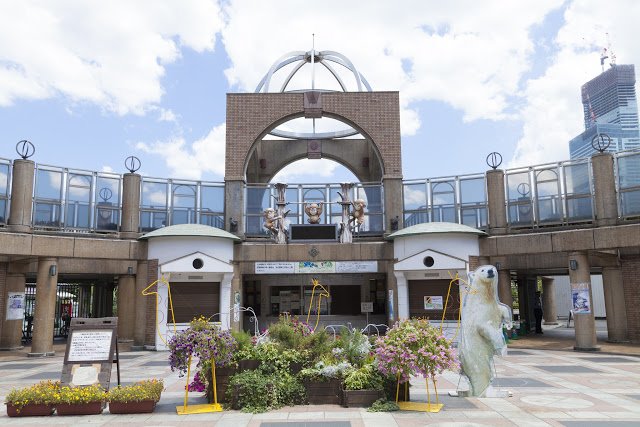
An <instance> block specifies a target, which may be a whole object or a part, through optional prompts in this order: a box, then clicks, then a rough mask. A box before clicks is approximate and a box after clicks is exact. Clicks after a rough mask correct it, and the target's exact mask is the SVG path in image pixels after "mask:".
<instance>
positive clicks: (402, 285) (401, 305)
mask: <svg viewBox="0 0 640 427" xmlns="http://www.w3.org/2000/svg"><path fill="white" fill-rule="evenodd" d="M393 274H394V276H395V278H396V288H397V289H398V295H397V298H398V319H408V318H409V314H410V313H409V285H408V283H407V278H406V277H405V275H404V273H403V272H402V271H394V273H393Z"/></svg>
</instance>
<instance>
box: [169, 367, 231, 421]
mask: <svg viewBox="0 0 640 427" xmlns="http://www.w3.org/2000/svg"><path fill="white" fill-rule="evenodd" d="M189 377H191V355H189V366H188V367H187V385H186V386H185V387H184V405H182V406H176V412H177V413H178V415H189V414H208V413H211V412H222V410H223V409H222V405H220V404H219V403H218V390H217V386H216V385H217V382H218V381H217V379H216V362H215V360H213V359H211V382H212V386H213V403H205V404H201V405H191V406H189Z"/></svg>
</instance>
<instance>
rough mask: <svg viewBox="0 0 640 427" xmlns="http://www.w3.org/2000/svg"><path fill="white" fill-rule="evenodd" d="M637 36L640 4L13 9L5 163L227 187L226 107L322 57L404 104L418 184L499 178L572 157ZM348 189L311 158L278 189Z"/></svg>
mask: <svg viewBox="0 0 640 427" xmlns="http://www.w3.org/2000/svg"><path fill="white" fill-rule="evenodd" d="M638 22H640V1H637V0H616V1H615V2H605V1H594V0H580V1H578V0H576V1H561V0H530V1H529V0H527V1H525V0H523V1H517V2H515V1H508V0H483V1H477V0H473V1H467V0H451V1H447V2H443V1H431V0H428V1H425V0H416V1H403V0H398V1H395V2H389V1H382V0H370V1H350V2H345V1H334V0H325V1H322V2H303V1H300V0H298V1H296V0H227V1H221V2H217V1H213V0H181V1H164V0H137V1H130V0H110V1H108V2H96V1H86V0H76V1H71V0H56V1H55V2H52V1H47V0H41V1H33V0H19V1H18V0H16V1H13V0H0V157H1V158H5V159H14V158H17V154H16V151H15V145H16V143H17V142H18V141H20V140H24V139H26V140H29V141H31V142H32V143H33V144H34V146H35V148H36V152H35V155H34V156H33V157H32V160H34V161H35V162H36V163H38V164H47V165H55V166H64V167H68V168H70V169H81V170H91V171H107V172H116V173H124V172H126V168H125V165H124V160H125V158H126V157H128V156H131V155H133V156H137V157H138V158H139V159H140V160H141V163H142V166H141V168H140V170H139V173H141V174H143V175H145V176H150V177H172V178H182V179H193V180H206V181H222V180H223V179H224V150H225V148H224V144H225V105H226V93H230V92H253V91H254V90H255V89H256V87H257V85H258V83H259V82H260V80H261V78H262V77H263V76H264V75H265V74H266V73H267V71H268V70H269V67H271V66H272V65H273V64H274V62H276V61H277V60H278V59H279V58H281V57H282V56H283V55H285V54H286V53H288V52H292V51H308V50H311V48H312V47H315V49H316V50H319V51H324V50H331V51H336V52H339V53H341V54H343V55H344V56H346V57H347V58H349V60H351V62H352V63H353V64H354V65H355V67H357V69H358V71H359V72H360V73H361V74H362V75H363V76H364V77H365V78H366V79H367V81H368V82H369V83H370V85H371V87H372V89H373V90H381V91H389V90H390V91H399V93H400V102H401V105H400V110H401V133H402V149H403V158H402V161H403V176H404V178H406V179H419V178H430V177H441V176H455V175H465V174H472V173H483V172H485V171H486V170H487V169H488V167H487V165H486V163H485V158H486V156H487V155H488V154H489V153H491V152H494V151H495V152H499V153H500V154H501V155H502V157H503V159H504V162H503V164H502V166H501V168H507V169H508V168H514V167H520V166H528V165H536V164H543V163H551V162H559V161H564V160H567V159H568V158H569V148H568V142H569V140H570V139H571V138H573V137H574V136H576V135H578V134H579V133H580V132H581V131H582V130H583V118H582V105H581V101H580V86H581V85H582V84H583V83H585V82H587V81H588V80H590V79H592V78H594V77H596V76H597V75H598V74H599V73H600V72H601V71H602V69H601V65H600V53H601V51H602V49H603V47H606V46H607V45H608V43H610V47H611V49H612V50H613V51H614V52H615V54H616V57H617V63H618V64H640V44H638V43H637V41H636V40H637V36H638V34H637V30H636V28H637V23H638ZM312 34H313V35H314V36H312ZM605 66H608V63H607V64H606V65H605ZM304 70H306V71H305V73H306V74H305V73H303V72H302V71H301V73H300V75H299V76H298V81H297V82H295V83H296V84H297V85H298V87H300V88H302V87H305V88H309V87H310V77H309V76H310V74H309V73H310V71H309V70H308V67H307V68H304ZM317 79H318V84H320V83H323V84H324V83H326V84H330V83H329V82H328V81H326V79H324V77H323V76H321V75H320V74H318V77H317ZM274 87H275V86H272V87H271V89H274ZM274 90H277V87H276V89H274ZM350 90H351V89H350ZM307 125H308V122H307V123H291V124H290V128H291V129H296V128H297V127H299V126H307ZM325 125H326V126H328V128H331V126H334V125H335V124H333V123H329V124H325ZM309 162H313V164H312V167H310V166H309ZM346 175H349V173H348V172H346V170H345V168H344V167H342V166H341V165H339V164H337V163H334V162H332V161H328V160H304V161H299V162H296V163H293V164H291V165H289V166H288V167H287V168H286V169H285V170H283V171H281V172H280V173H279V175H278V180H280V181H283V182H292V183H293V182H341V181H343V180H344V179H345V178H344V177H345V176H346ZM354 179H355V178H354Z"/></svg>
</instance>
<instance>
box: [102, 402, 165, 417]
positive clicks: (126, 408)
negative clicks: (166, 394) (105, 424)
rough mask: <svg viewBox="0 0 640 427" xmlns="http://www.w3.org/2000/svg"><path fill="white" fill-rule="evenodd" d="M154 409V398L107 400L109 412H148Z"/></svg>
mask: <svg viewBox="0 0 640 427" xmlns="http://www.w3.org/2000/svg"><path fill="white" fill-rule="evenodd" d="M154 409H156V401H155V400H143V401H140V402H109V412H110V413H112V414H148V413H150V412H153V410H154Z"/></svg>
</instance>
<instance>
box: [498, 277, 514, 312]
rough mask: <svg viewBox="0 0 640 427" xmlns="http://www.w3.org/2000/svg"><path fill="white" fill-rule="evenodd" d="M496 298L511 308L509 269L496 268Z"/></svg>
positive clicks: (511, 296)
mask: <svg viewBox="0 0 640 427" xmlns="http://www.w3.org/2000/svg"><path fill="white" fill-rule="evenodd" d="M498 298H499V299H500V302H501V303H503V304H505V305H508V306H509V308H511V309H513V295H512V294H511V271H509V270H506V269H500V270H498Z"/></svg>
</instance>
